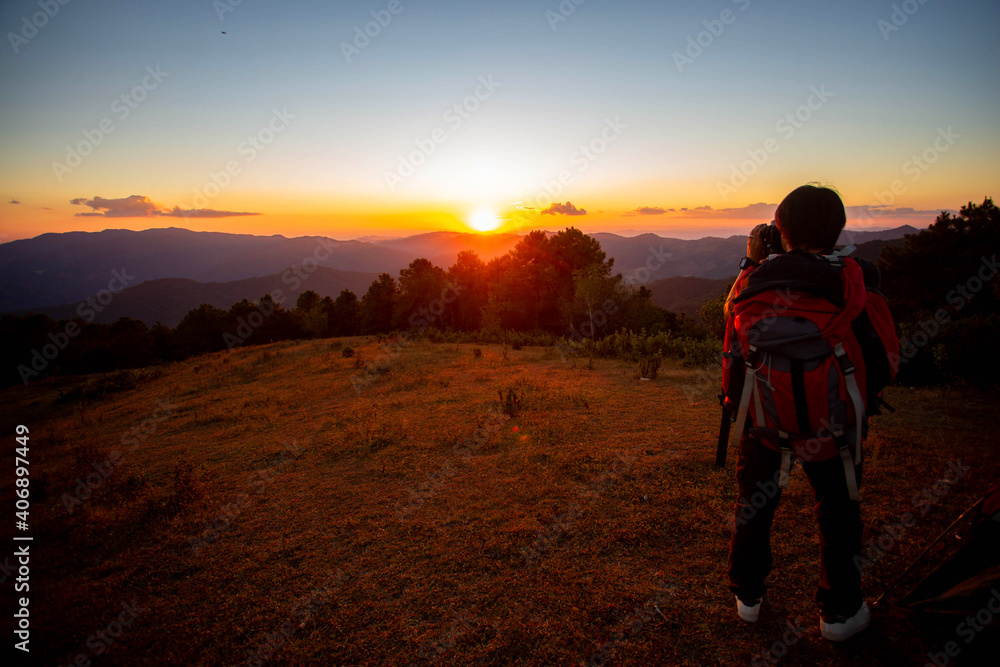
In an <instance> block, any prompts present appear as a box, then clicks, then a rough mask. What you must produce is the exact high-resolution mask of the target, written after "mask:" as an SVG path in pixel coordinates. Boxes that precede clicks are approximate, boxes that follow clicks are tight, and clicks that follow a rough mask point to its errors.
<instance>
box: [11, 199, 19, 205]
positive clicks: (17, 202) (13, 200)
mask: <svg viewBox="0 0 1000 667" xmlns="http://www.w3.org/2000/svg"><path fill="white" fill-rule="evenodd" d="M10 203H11V204H20V203H21V202H19V201H17V200H16V199H11V200H10Z"/></svg>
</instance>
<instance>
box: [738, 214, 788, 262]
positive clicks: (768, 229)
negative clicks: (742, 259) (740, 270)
mask: <svg viewBox="0 0 1000 667" xmlns="http://www.w3.org/2000/svg"><path fill="white" fill-rule="evenodd" d="M783 252H785V248H784V247H783V246H782V245H781V232H779V231H778V228H777V227H776V226H775V224H774V221H773V220H772V221H771V222H770V224H767V223H761V224H759V225H757V226H756V227H754V228H753V229H752V230H751V231H750V235H749V236H747V259H749V260H750V262H751V264H753V265H757V264H760V263H761V262H762V261H764V260H765V259H767V258H768V256H770V255H776V254H779V253H783Z"/></svg>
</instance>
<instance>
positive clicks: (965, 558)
mask: <svg viewBox="0 0 1000 667" xmlns="http://www.w3.org/2000/svg"><path fill="white" fill-rule="evenodd" d="M977 506H978V508H977ZM972 509H975V510H976V512H975V513H974V514H973V518H972V527H971V529H970V530H969V531H968V533H967V534H966V536H965V537H964V538H963V539H962V540H961V545H960V546H959V548H958V550H957V551H955V552H954V553H953V554H951V555H950V556H948V557H946V558H945V559H944V560H943V561H942V562H941V563H939V564H938V566H937V567H936V568H935V569H934V570H933V571H932V572H931V573H930V574H928V575H927V576H926V577H924V578H923V579H922V580H921V581H920V582H919V583H917V584H916V586H914V587H913V589H912V590H911V591H910V592H909V593H907V595H906V597H904V598H903V599H902V600H900V601H899V602H898V603H897V605H899V606H900V607H904V608H906V609H910V610H912V611H919V612H925V613H936V614H960V615H970V614H972V615H974V614H976V612H978V611H979V610H981V609H983V608H984V607H985V606H986V605H987V603H989V601H990V598H992V597H994V596H997V597H1000V484H996V485H994V486H993V488H991V489H990V490H989V491H988V492H987V493H986V495H985V496H984V497H983V498H981V499H980V500H978V501H976V503H975V504H974V505H973V506H972V507H971V508H970V510H972Z"/></svg>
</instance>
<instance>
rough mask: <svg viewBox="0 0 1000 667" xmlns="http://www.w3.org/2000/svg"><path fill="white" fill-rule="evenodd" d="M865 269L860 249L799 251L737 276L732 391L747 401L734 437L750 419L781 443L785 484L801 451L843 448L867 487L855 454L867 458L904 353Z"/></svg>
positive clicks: (727, 387)
mask: <svg viewBox="0 0 1000 667" xmlns="http://www.w3.org/2000/svg"><path fill="white" fill-rule="evenodd" d="M867 267H869V275H872V274H873V275H874V276H877V271H876V270H875V269H874V266H872V265H871V264H867ZM865 274H866V272H865V270H864V269H863V267H862V265H861V264H860V263H859V262H858V261H857V260H855V259H853V258H843V257H837V256H825V257H824V256H820V255H814V254H811V253H804V252H792V253H787V254H783V255H772V256H771V257H770V258H768V259H767V260H765V261H764V262H762V263H761V264H760V265H759V266H757V267H748V268H746V269H744V271H743V272H742V273H741V274H740V276H739V278H737V282H736V284H735V287H734V290H733V291H734V293H735V297H734V298H733V300H732V307H731V310H732V312H731V313H729V317H728V321H727V323H726V338H725V343H724V346H725V352H724V354H723V382H722V385H723V392H724V395H723V400H724V403H725V405H727V406H728V407H730V408H732V407H734V406H737V405H738V406H739V408H738V410H737V412H736V429H735V435H734V436H733V437H734V438H736V439H737V440H735V442H738V438H740V437H741V436H742V434H743V432H744V429H745V428H746V425H747V422H748V420H749V423H750V425H749V433H750V434H751V435H754V436H756V437H758V438H759V439H760V440H761V441H762V442H763V443H764V444H765V445H766V446H767V447H770V448H771V449H774V450H775V451H778V452H780V453H781V455H782V457H781V473H780V477H779V486H781V487H782V488H784V487H786V486H787V485H788V476H789V472H790V470H791V464H792V457H793V456H794V457H796V458H798V459H800V460H801V461H804V462H811V461H826V460H829V459H832V458H834V457H840V459H841V460H842V461H843V462H844V472H845V474H846V476H847V483H848V489H849V492H850V496H851V499H852V500H857V499H858V497H859V496H858V486H857V480H856V479H855V475H854V464H855V463H860V461H861V442H862V439H863V438H864V436H865V433H866V429H867V417H868V416H869V415H871V414H877V413H878V407H879V404H880V403H881V394H880V392H881V390H882V388H883V387H885V386H886V385H887V384H888V383H889V382H890V381H891V380H892V379H893V378H894V377H895V375H896V371H897V365H898V361H896V360H898V359H899V339H898V337H897V336H896V329H895V325H894V323H893V321H892V315H891V314H890V313H889V307H888V304H887V303H886V300H885V298H884V297H883V296H882V295H881V294H880V293H879V292H878V289H877V285H874V286H873V287H868V286H866V281H865V277H866V275H865ZM869 282H874V283H877V279H875V280H871V281H869ZM852 448H853V450H854V451H853V454H852V451H851V449H852Z"/></svg>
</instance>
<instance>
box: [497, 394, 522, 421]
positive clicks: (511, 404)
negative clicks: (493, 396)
mask: <svg viewBox="0 0 1000 667" xmlns="http://www.w3.org/2000/svg"><path fill="white" fill-rule="evenodd" d="M497 393H499V394H500V409H501V410H503V413H504V414H505V415H507V416H508V417H515V416H517V413H519V412H520V411H521V403H522V395H519V394H518V390H517V389H515V388H514V387H507V393H506V394H504V390H503V389H499V390H497ZM522 394H523V392H522Z"/></svg>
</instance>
